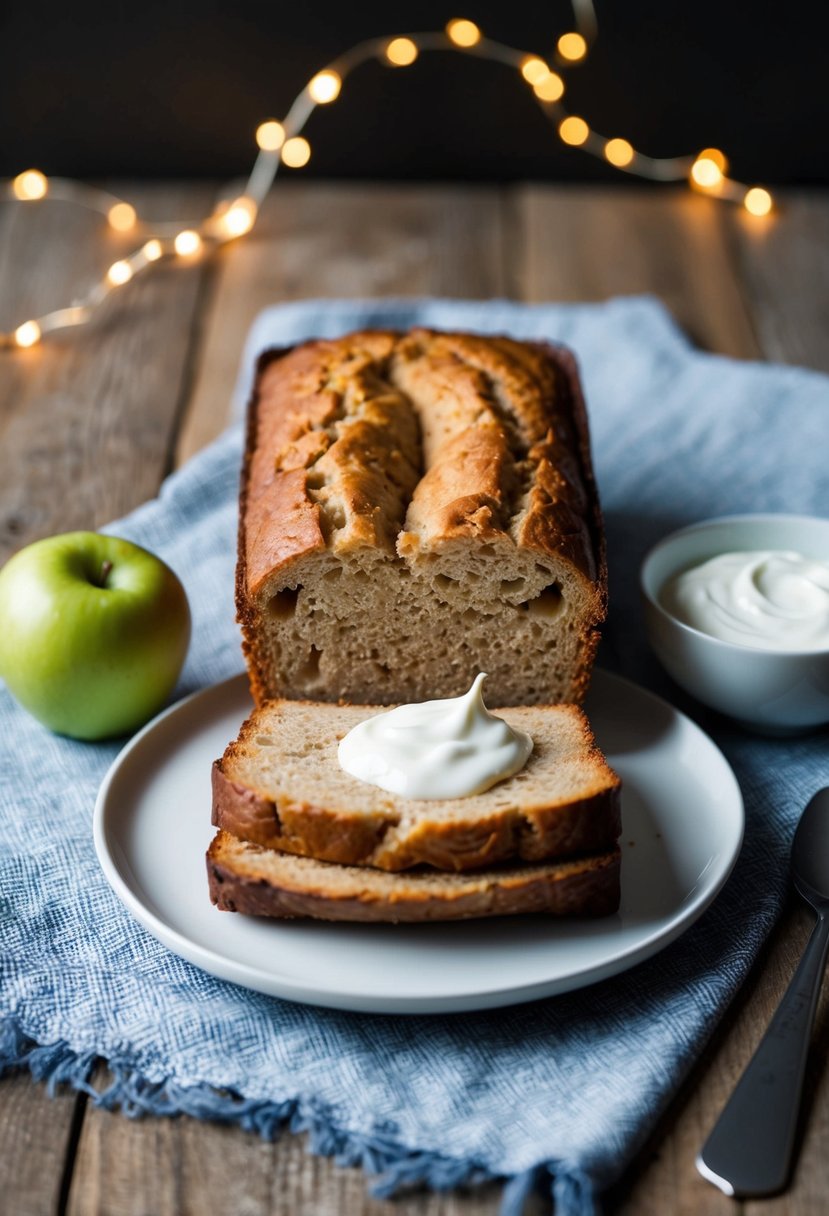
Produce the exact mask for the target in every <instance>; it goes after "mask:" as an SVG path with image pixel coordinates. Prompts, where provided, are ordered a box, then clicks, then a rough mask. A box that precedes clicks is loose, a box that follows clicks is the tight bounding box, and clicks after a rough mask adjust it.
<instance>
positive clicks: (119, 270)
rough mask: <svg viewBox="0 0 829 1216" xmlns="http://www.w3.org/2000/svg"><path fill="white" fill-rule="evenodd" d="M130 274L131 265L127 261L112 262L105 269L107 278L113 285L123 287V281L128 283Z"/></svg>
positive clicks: (131, 273) (131, 272)
mask: <svg viewBox="0 0 829 1216" xmlns="http://www.w3.org/2000/svg"><path fill="white" fill-rule="evenodd" d="M132 275H133V269H132V266H130V264H129V262H127V261H120V262H113V263H112V265H111V266H110V268H109V270H108V271H107V279H108V281H109V282H110V283H111V284H112V286H113V287H123V285H124V283H129V281H130V279H131V278H132Z"/></svg>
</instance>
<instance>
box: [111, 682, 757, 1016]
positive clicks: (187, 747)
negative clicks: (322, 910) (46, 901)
mask: <svg viewBox="0 0 829 1216" xmlns="http://www.w3.org/2000/svg"><path fill="white" fill-rule="evenodd" d="M249 709H250V698H249V695H248V691H247V682H246V679H245V677H244V676H239V677H236V678H234V679H232V680H228V681H226V682H225V683H223V684H218V685H216V686H215V687H213V688H209V689H207V690H206V691H204V692H200V693H196V694H195V695H194V696H192V697H189V698H188V699H187V700H185V701H181V702H179V703H178V704H177V705H174V706H173V707H172V708H171V709H169V710H167V711H166V712H165V713H163V714H162V715H161V716H160V717H158V718H156V719H155V720H154V721H153V722H151V723H150V724H149V725H148V726H146V727H145V728H144V730H142V731H141V733H140V734H138V735H136V736H135V738H134V739H132V740H131V742H130V743H129V744H128V745H127V746H126V747H125V748H124V750H123V751H122V752H121V754H120V756H119V757H118V758H117V760H116V761H115V763H114V764H113V766H112V768H111V769H110V771H109V773H108V775H107V777H106V779H105V780H104V783H103V785H102V786H101V791H100V794H99V796H98V801H97V804H96V807H95V847H96V849H97V852H98V857H99V859H100V862H101V865H102V866H103V869H104V873H105V874H106V877H107V879H108V880H109V882H110V883H111V885H112V887H113V889H114V890H115V892H116V894H117V895H118V896H119V898H120V899H121V900H122V901H123V902H124V904H125V905H126V906H127V908H128V909H129V910H130V912H132V914H133V915H134V916H135V917H136V919H137V920H139V921H140V922H141V924H142V925H144V926H145V927H146V928H147V929H149V931H150V933H152V934H154V935H155V936H156V937H157V938H158V939H159V940H160V941H162V942H164V944H165V945H166V946H169V948H170V949H171V950H173V951H175V953H176V954H179V955H181V956H182V958H186V959H189V961H190V962H192V963H195V964H196V966H198V967H202V968H203V969H204V970H205V971H209V972H210V973H211V974H212V975H216V976H219V977H220V978H221V979H225V980H231V981H233V982H234V983H236V984H242V985H244V986H245V987H247V988H253V989H255V990H256V991H258V992H266V993H269V994H271V995H273V996H279V997H284V998H286V999H287V1000H292V1001H305V1002H307V1003H309V1004H313V1005H328V1006H333V1007H334V1008H338V1009H357V1010H365V1011H368V1012H373V1013H437V1012H441V1011H449V1010H462V1009H486V1008H490V1007H493V1006H497V1005H509V1004H514V1003H516V1002H519V1001H530V1000H535V999H536V998H537V997H542V996H550V995H553V994H555V993H560V992H567V991H569V990H570V989H573V988H579V987H582V986H583V985H585V984H592V983H595V982H596V981H597V980H601V979H606V978H607V977H608V976H611V975H615V974H617V973H618V972H620V971H624V970H625V969H626V968H628V967H632V966H633V965H634V963H638V962H640V961H641V960H642V959H644V958H647V957H648V956H649V955H651V954H655V953H656V951H657V950H661V949H662V948H663V946H666V945H667V944H668V943H669V942H671V941H673V940H674V939H675V938H676V937H678V936H679V934H680V933H682V932H684V930H685V929H687V928H688V926H689V925H690V924H692V922H693V921H694V920H696V918H697V917H698V916H699V915H700V913H701V912H702V911H703V910H704V909H705V908H706V907H707V906H708V904H709V903H710V902H711V900H712V899H713V898H714V896H715V895H716V894H717V892H718V891H719V890H720V888H721V887H722V885H723V883H724V882H725V880H726V878H727V877H728V873H729V871H730V870H731V867H732V865H733V864H734V861H735V859H736V857H737V854H738V852H739V849H740V843H741V841H742V835H743V805H742V798H741V796H740V790H739V787H738V785H737V781H736V778H735V777H734V774H733V773H732V771H731V769H730V768H729V766H728V763H727V762H726V760H725V758H724V756H723V755H722V753H721V752H720V751H719V750H718V749H717V748H716V747H715V745H714V744H713V743H712V742H711V740H710V739H709V738H708V736H707V735H705V734H704V733H703V732H702V731H701V730H700V729H699V728H698V727H697V726H695V725H694V724H693V723H692V722H691V721H690V720H689V719H688V718H686V717H685V716H684V715H683V714H681V713H679V712H678V711H677V710H675V709H673V708H672V707H671V706H670V705H668V704H666V703H665V702H664V701H661V700H659V699H658V698H657V697H654V696H652V695H651V694H650V693H646V692H644V691H643V690H642V689H640V688H637V687H636V685H634V684H630V683H628V682H627V681H625V680H621V679H619V678H618V677H616V676H611V675H609V674H607V673H606V672H601V671H597V672H596V673H595V674H594V677H593V686H592V689H591V693H590V698H589V702H588V706H587V710H588V713H589V716H590V719H591V722H592V724H593V729H594V731H595V733H596V737H597V739H598V741H599V744H600V745H601V747H602V749H603V750H604V752H605V753H606V755H607V757H608V760H609V761H610V763H611V765H612V766H613V767H614V768H615V769H616V771H617V772H618V773H619V775H620V776H621V778H622V781H623V798H622V822H623V835H622V906H621V910H620V912H619V914H618V915H616V916H612V917H608V918H606V919H602V920H578V921H574V920H570V921H555V920H553V919H550V918H546V917H542V916H532V917H529V916H524V917H501V918H498V919H495V920H480V921H467V922H458V923H454V924H431V925H349V924H329V923H326V922H322V921H292V922H279V921H268V920H261V919H257V918H254V917H247V916H240V915H236V914H233V913H228V912H218V911H217V910H216V909H215V908H214V907H213V906H212V905H211V903H210V899H209V896H208V893H207V877H206V872H205V863H204V853H205V849H206V848H207V845H208V843H209V842H210V839H211V837H212V835H213V829H212V828H211V825H210V767H211V763H212V761H213V760H214V759H215V758H216V757H218V756H220V755H221V754H222V752H223V751H224V748H225V746H226V745H227V743H228V741H229V740H230V739H232V738H235V736H236V734H237V732H238V729H239V726H240V724H241V722H242V720H243V718H244V717H245V716H246V714H247V713H248V711H249Z"/></svg>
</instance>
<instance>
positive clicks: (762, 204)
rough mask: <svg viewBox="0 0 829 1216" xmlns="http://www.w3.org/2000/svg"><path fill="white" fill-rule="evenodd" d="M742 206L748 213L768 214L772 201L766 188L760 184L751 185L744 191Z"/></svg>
mask: <svg viewBox="0 0 829 1216" xmlns="http://www.w3.org/2000/svg"><path fill="white" fill-rule="evenodd" d="M743 206H744V207H745V209H746V211H747V212H748V213H749V215H768V213H769V212H770V211H771V209H772V207H773V206H774V203H773V201H772V197H771V195H770V194H769V192H768V190H764V189H763V187H762V186H752V187H751V189H750V190H747V191H746V193H745V197H744V199H743Z"/></svg>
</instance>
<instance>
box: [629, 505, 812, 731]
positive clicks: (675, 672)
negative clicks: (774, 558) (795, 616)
mask: <svg viewBox="0 0 829 1216" xmlns="http://www.w3.org/2000/svg"><path fill="white" fill-rule="evenodd" d="M757 549H789V550H793V551H795V552H797V553H803V554H804V555H805V556H807V557H811V558H816V559H818V560H821V561H829V519H818V518H816V517H814V516H811V515H729V516H723V517H722V518H720V519H708V520H705V521H703V522H702V523H698V524H692V525H691V527H689V528H682V529H681V530H680V531H679V532H673V533H671V535H670V536H666V537H665V538H664V539H663V540H661V541H660V542H659V543H658V544H657V545H655V546H654V548H653V549H651V551H650V552H649V553H648V555H647V556H646V558H645V560H644V562H643V563H642V569H641V573H640V582H641V589H642V596H643V600H644V610H645V625H646V628H647V633H648V638H649V640H650V643H651V646H652V647H653V649H654V651H655V652H656V655H657V657H658V658H659V660H660V661H661V663H662V665H663V666H664V667H665V669H666V671H667V672H668V674H669V675H671V676H672V677H673V679H674V680H676V682H677V684H679V685H680V686H681V687H682V688H684V689H685V690H686V691H687V692H689V693H691V695H692V696H694V697H696V698H697V699H698V700H699V701H702V702H704V704H706V705H710V706H712V707H713V708H714V709H718V710H720V711H721V712H722V713H724V714H728V715H729V716H731V717H732V718H737V719H739V720H740V721H741V722H743V723H744V724H746V725H747V726H750V727H751V728H752V729H755V730H760V731H764V732H768V733H798V732H800V731H805V730H810V729H812V728H814V727H816V726H820V725H822V724H823V723H825V722H829V648H823V649H820V650H802V651H791V650H765V649H760V648H755V647H752V646H742V645H737V644H736V643H732V642H722V641H720V640H719V639H718V638H712V637H709V635H708V634H706V633H702V632H700V630H698V629H694V628H693V627H692V626H690V625H686V624H684V622H682V621H679V620H677V618H676V617H675V616H673V615H672V613H670V612H669V611H668V610H667V609H666V608H665V607H664V606H663V605H662V603H661V602H660V593H661V591H662V589H663V588H664V586H665V584H666V583H667V581H668V580H669V579H670V578H672V577H673V576H674V575H675V574H679V573H680V572H681V571H683V570H687V569H688V568H689V567H691V566H696V565H698V564H699V563H700V562H703V561H706V560H707V559H708V558H710V557H716V556H717V555H718V554H720V553H728V552H733V551H749V550H757Z"/></svg>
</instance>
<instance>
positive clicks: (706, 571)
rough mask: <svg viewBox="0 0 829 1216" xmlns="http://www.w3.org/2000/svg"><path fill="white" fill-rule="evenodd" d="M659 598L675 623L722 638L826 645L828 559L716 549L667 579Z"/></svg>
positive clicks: (773, 645) (768, 645)
mask: <svg viewBox="0 0 829 1216" xmlns="http://www.w3.org/2000/svg"><path fill="white" fill-rule="evenodd" d="M660 600H661V602H662V605H663V606H664V607H665V608H667V609H668V611H669V612H671V613H673V615H674V616H676V617H677V618H678V619H679V620H680V621H683V622H684V623H685V624H686V625H692V626H693V627H694V628H695V629H699V630H700V631H701V632H702V633H707V634H709V635H710V636H711V637H714V638H719V639H720V640H721V641H723V642H736V643H737V644H738V645H743V646H753V647H755V648H757V649H761V650H788V651H796V650H823V649H826V648H827V647H829V562H825V561H817V560H815V559H814V558H809V557H804V556H803V555H802V554H800V553H791V552H787V551H776V550H766V551H759V552H750V553H721V554H720V555H719V557H712V558H711V559H710V560H709V561H706V562H703V563H702V564H701V565H699V566H694V567H693V568H692V569H690V570H686V571H685V572H684V573H683V574H678V575H676V576H675V577H674V578H672V579H670V580H669V581H668V582H667V583H666V585H665V586H664V587H663V589H662V592H661V595H660Z"/></svg>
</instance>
